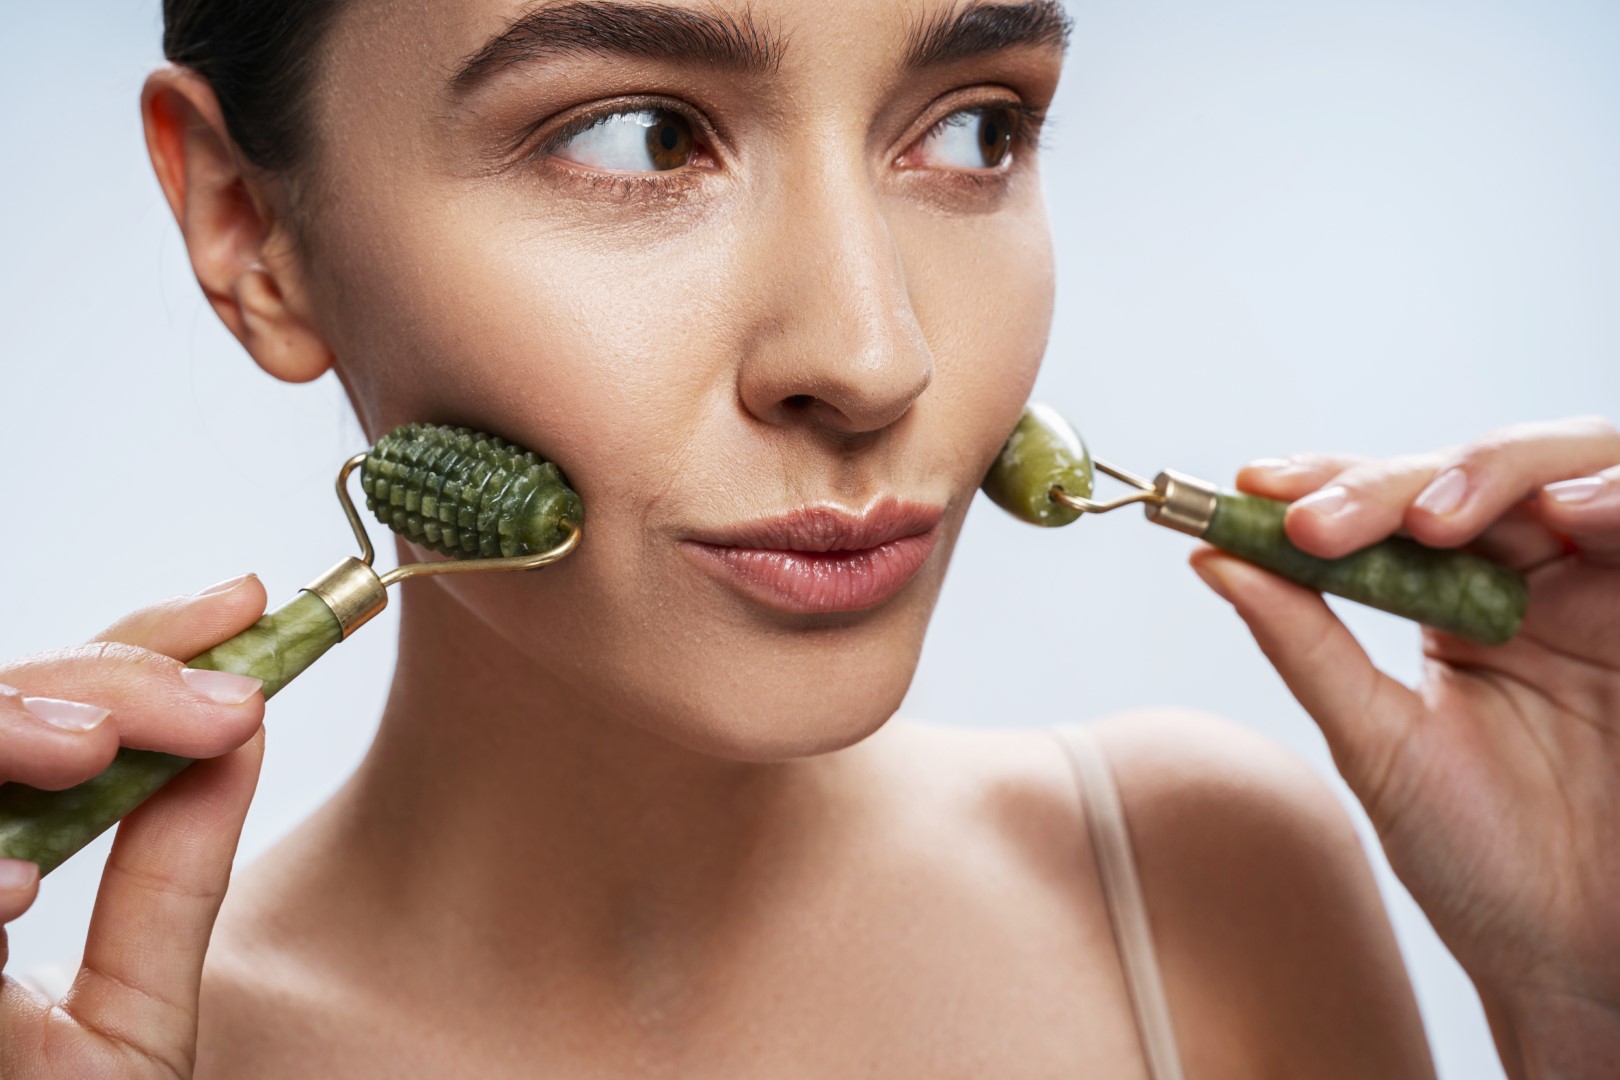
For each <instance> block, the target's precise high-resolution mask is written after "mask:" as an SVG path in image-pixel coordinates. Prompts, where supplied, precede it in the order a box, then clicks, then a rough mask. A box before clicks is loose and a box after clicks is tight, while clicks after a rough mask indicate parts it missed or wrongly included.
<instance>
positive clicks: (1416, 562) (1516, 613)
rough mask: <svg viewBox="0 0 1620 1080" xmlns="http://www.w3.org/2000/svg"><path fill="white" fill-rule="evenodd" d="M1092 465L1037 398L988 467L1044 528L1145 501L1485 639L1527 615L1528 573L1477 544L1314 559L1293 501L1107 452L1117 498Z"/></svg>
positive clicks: (1367, 599)
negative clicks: (1292, 514)
mask: <svg viewBox="0 0 1620 1080" xmlns="http://www.w3.org/2000/svg"><path fill="white" fill-rule="evenodd" d="M1092 465H1093V461H1092V458H1091V455H1090V454H1089V453H1088V452H1087V451H1086V447H1085V444H1084V443H1083V442H1082V441H1081V440H1080V437H1079V435H1077V434H1076V433H1075V431H1074V429H1073V428H1071V427H1070V426H1069V425H1068V423H1067V422H1066V421H1065V420H1064V419H1063V417H1061V416H1059V415H1058V414H1057V413H1056V412H1054V411H1053V410H1052V409H1050V408H1048V407H1047V406H1045V405H1039V404H1031V405H1030V406H1029V407H1028V408H1027V409H1025V410H1024V415H1023V416H1022V417H1021V418H1020V419H1019V421H1018V426H1017V428H1015V429H1014V430H1013V433H1012V436H1011V437H1010V438H1009V439H1008V440H1007V443H1006V446H1005V447H1004V448H1003V449H1002V451H1001V456H1000V457H998V458H997V459H996V462H995V464H994V465H992V466H991V468H990V472H989V474H988V475H986V477H985V480H984V491H985V494H987V495H988V496H990V498H991V500H992V501H994V502H995V503H996V505H998V506H1000V507H1001V508H1002V509H1004V510H1006V511H1007V512H1008V513H1010V514H1012V515H1013V516H1014V517H1017V518H1019V519H1020V520H1023V521H1027V522H1030V523H1032V524H1035V525H1044V526H1048V527H1053V526H1061V525H1067V524H1069V523H1070V522H1073V521H1076V520H1078V519H1079V518H1080V516H1081V515H1082V514H1106V513H1108V512H1109V511H1111V510H1118V509H1119V508H1120V507H1122V506H1129V505H1131V504H1133V503H1141V504H1142V508H1143V510H1145V511H1146V513H1147V519H1148V520H1149V521H1152V522H1155V523H1157V524H1159V525H1166V526H1169V527H1170V528H1172V529H1176V530H1178V531H1180V532H1184V533H1187V534H1189V535H1191V536H1196V537H1199V538H1200V539H1203V540H1206V541H1208V542H1209V543H1211V544H1213V545H1215V546H1216V547H1218V548H1221V549H1222V550H1224V551H1227V552H1230V553H1231V554H1233V555H1236V556H1238V557H1239V558H1242V559H1245V560H1247V561H1248V562H1251V563H1254V564H1256V565H1257V566H1263V567H1265V568H1266V569H1267V570H1270V571H1272V572H1273V573H1276V574H1279V575H1281V576H1283V577H1285V578H1288V579H1290V580H1292V581H1297V582H1299V583H1300V584H1301V585H1306V586H1309V587H1310V588H1313V589H1316V590H1318V591H1320V592H1325V593H1332V594H1333V595H1335V596H1342V597H1345V598H1347V599H1350V600H1355V601H1357V602H1358V603H1362V604H1366V605H1368V606H1370V607H1375V608H1378V609H1380V610H1382V611H1388V612H1390V613H1392V614H1395V615H1400V616H1402V617H1403V618H1407V619H1412V620H1414V621H1416V622H1420V623H1422V624H1424V625H1425V626H1432V627H1434V628H1436V629H1439V630H1444V631H1446V632H1448V633H1451V634H1455V635H1457V636H1458V637H1463V638H1468V639H1470V640H1472V641H1477V642H1480V643H1481V644H1485V645H1501V644H1503V643H1504V642H1506V641H1508V640H1509V639H1511V638H1512V637H1513V635H1514V634H1515V633H1517V632H1518V629H1519V624H1520V623H1521V622H1522V621H1523V619H1524V612H1525V605H1526V601H1527V599H1528V594H1527V589H1526V585H1525V581H1524V578H1523V577H1522V576H1520V575H1519V574H1517V573H1515V572H1514V571H1513V570H1510V569H1509V568H1507V567H1505V566H1501V565H1499V564H1497V563H1494V562H1491V561H1489V560H1488V559H1483V558H1481V557H1479V556H1478V555H1474V554H1472V553H1470V552H1466V551H1458V550H1450V549H1440V548H1431V547H1425V546H1423V545H1422V544H1419V543H1417V542H1416V541H1414V540H1409V539H1406V538H1405V537H1391V538H1389V539H1387V540H1384V541H1381V542H1379V543H1377V544H1373V545H1372V546H1371V547H1367V548H1363V549H1362V550H1360V551H1357V552H1354V553H1352V554H1350V555H1346V556H1345V557H1343V558H1339V559H1322V558H1317V557H1316V556H1314V555H1309V554H1306V553H1305V552H1303V551H1301V550H1300V549H1299V548H1297V547H1295V546H1294V545H1293V544H1292V543H1290V542H1289V540H1288V537H1287V536H1286V535H1285V533H1284V531H1283V515H1284V514H1285V513H1286V512H1287V510H1288V504H1287V503H1282V502H1277V501H1276V500H1274V499H1265V498H1261V497H1259V496H1256V495H1249V494H1246V493H1244V492H1238V491H1230V490H1227V489H1224V488H1219V487H1216V486H1215V485H1214V484H1210V483H1208V482H1206V481H1203V480H1199V479H1196V478H1194V477H1191V476H1187V475H1185V474H1183V473H1179V472H1176V471H1174V470H1172V469H1166V470H1165V471H1164V472H1161V473H1160V474H1159V475H1158V476H1157V477H1156V478H1155V479H1154V480H1153V481H1152V482H1151V483H1149V482H1148V481H1146V480H1144V479H1142V478H1141V477H1138V476H1133V475H1132V474H1131V473H1128V472H1126V471H1125V470H1124V469H1117V468H1115V467H1113V466H1111V465H1108V464H1105V463H1104V462H1101V461H1097V462H1095V465H1096V468H1097V469H1099V470H1101V471H1102V472H1103V473H1106V474H1107V475H1108V476H1111V477H1113V478H1114V479H1116V480H1119V481H1121V482H1122V483H1125V484H1128V485H1130V486H1131V487H1132V488H1133V489H1135V490H1133V491H1132V492H1131V493H1129V494H1127V495H1124V496H1122V497H1120V498H1117V499H1114V500H1113V501H1111V502H1093V501H1092V500H1091V494H1092V487H1093V479H1094V478H1093V473H1092Z"/></svg>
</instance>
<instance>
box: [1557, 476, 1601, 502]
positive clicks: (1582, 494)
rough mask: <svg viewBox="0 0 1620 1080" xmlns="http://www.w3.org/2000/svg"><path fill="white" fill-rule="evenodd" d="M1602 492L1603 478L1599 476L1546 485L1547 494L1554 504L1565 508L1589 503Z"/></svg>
mask: <svg viewBox="0 0 1620 1080" xmlns="http://www.w3.org/2000/svg"><path fill="white" fill-rule="evenodd" d="M1602 490H1603V478H1602V477H1600V476H1585V477H1582V478H1581V479H1579V480H1564V481H1562V482H1560V483H1557V484H1548V485H1547V494H1548V495H1551V496H1552V498H1553V501H1554V502H1560V503H1563V504H1564V505H1565V506H1574V505H1575V504H1576V503H1583V502H1591V501H1592V500H1593V499H1595V498H1597V493H1598V492H1600V491H1602Z"/></svg>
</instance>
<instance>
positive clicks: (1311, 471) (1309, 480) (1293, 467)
mask: <svg viewBox="0 0 1620 1080" xmlns="http://www.w3.org/2000/svg"><path fill="white" fill-rule="evenodd" d="M1366 460H1367V459H1366V458H1364V457H1361V456H1359V455H1356V454H1290V455H1289V456H1288V457H1282V458H1258V459H1256V460H1254V461H1251V462H1249V463H1248V464H1247V465H1245V466H1243V468H1241V469H1239V470H1238V474H1237V479H1236V481H1235V486H1236V487H1237V489H1238V490H1239V491H1246V492H1248V493H1249V494H1251V495H1260V496H1263V497H1265V498H1267V499H1279V500H1281V501H1283V502H1293V501H1294V500H1295V499H1301V498H1304V497H1305V496H1306V495H1309V494H1310V493H1311V492H1313V491H1315V490H1316V489H1317V488H1319V487H1321V486H1322V485H1323V484H1325V483H1327V482H1328V481H1329V480H1331V479H1333V478H1334V477H1335V476H1338V475H1339V474H1340V473H1342V472H1344V470H1346V469H1348V468H1350V467H1351V466H1352V465H1359V464H1361V463H1362V462H1364V461H1366Z"/></svg>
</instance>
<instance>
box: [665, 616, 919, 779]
mask: <svg viewBox="0 0 1620 1080" xmlns="http://www.w3.org/2000/svg"><path fill="white" fill-rule="evenodd" d="M921 644H922V642H921V639H920V637H919V638H918V639H917V641H916V642H915V644H914V645H912V644H911V643H905V644H902V643H898V642H889V643H885V646H886V647H878V648H868V649H861V650H858V651H857V652H856V653H855V655H851V656H848V657H847V658H846V659H847V662H842V663H837V664H834V665H826V664H804V663H803V662H802V661H800V662H795V661H793V660H790V659H788V658H787V657H781V658H764V659H762V660H761V661H759V662H757V663H753V664H738V663H733V664H728V665H726V667H725V669H724V672H723V674H721V673H718V672H717V674H716V677H715V678H714V680H713V681H712V682H711V683H710V686H711V688H712V693H709V694H707V695H705V696H704V698H703V699H702V700H701V701H696V702H686V703H682V704H680V705H677V706H676V707H675V708H673V709H670V708H668V707H667V704H666V707H665V708H664V709H661V710H658V713H660V714H661V715H659V718H658V720H657V721H655V722H654V723H653V724H649V725H647V726H648V727H649V728H655V729H656V733H657V734H660V735H663V736H664V737H666V738H668V739H670V740H671V741H672V742H675V743H678V744H679V745H681V746H684V747H686V748H687V749H690V750H694V751H696V752H698V753H702V754H708V755H710V756H712V757H717V758H723V759H725V760H729V761H740V762H756V763H766V762H777V761H791V760H793V759H794V758H803V757H812V756H814V755H817V754H827V753H831V752H833V751H835V750H842V749H844V748H846V747H849V746H853V745H855V744H856V743H858V742H860V741H861V740H862V739H865V738H866V737H867V736H869V735H871V734H872V733H874V732H875V731H877V730H878V729H879V728H881V727H882V726H883V725H884V724H885V723H887V722H888V721H889V720H890V719H891V718H892V717H893V716H894V714H895V712H896V711H897V710H898V709H899V708H900V702H901V701H902V700H903V699H904V698H905V696H906V690H907V689H908V688H909V687H910V685H911V679H912V676H913V675H914V674H915V673H916V670H917V656H918V653H919V651H920V649H921ZM829 666H830V667H832V668H833V670H828V668H829ZM642 715H648V714H647V713H643V714H642Z"/></svg>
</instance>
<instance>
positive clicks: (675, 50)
mask: <svg viewBox="0 0 1620 1080" xmlns="http://www.w3.org/2000/svg"><path fill="white" fill-rule="evenodd" d="M782 51H783V43H782V42H781V40H780V39H778V38H776V37H775V36H774V35H772V34H771V33H770V32H769V30H768V29H767V28H765V27H763V26H761V25H760V24H759V23H757V22H756V21H755V20H754V18H753V14H752V12H751V11H749V10H747V9H745V10H744V11H743V12H742V13H741V14H740V15H730V14H721V13H714V12H704V11H693V10H690V9H687V8H678V7H670V6H668V5H665V4H657V3H644V2H639V0H628V2H605V0H567V2H565V3H554V4H546V5H543V6H541V7H536V8H533V9H531V10H529V11H527V12H525V13H523V14H522V15H520V16H518V17H517V19H515V20H513V22H512V23H511V24H509V25H508V26H507V27H506V29H504V30H502V31H501V32H500V33H499V34H496V35H495V36H494V37H492V38H490V39H489V40H488V41H487V42H485V43H484V44H483V45H482V46H480V47H479V49H478V50H477V51H476V52H474V53H472V54H471V55H470V56H468V57H467V58H466V59H464V60H463V61H462V62H461V63H460V65H459V66H458V68H457V70H456V73H455V74H454V75H453V76H451V79H450V88H451V89H452V90H453V91H456V92H457V93H461V92H465V91H467V90H468V89H470V88H471V87H472V86H473V85H474V84H476V83H478V82H481V81H482V80H484V79H485V78H487V77H488V76H490V75H492V74H494V73H495V72H497V71H501V70H503V69H505V68H509V67H511V66H513V65H514V64H520V63H525V62H527V61H530V60H537V59H541V58H544V57H547V56H557V55H566V54H569V53H599V54H603V55H618V56H635V57H644V58H647V59H658V60H673V61H675V62H678V63H686V64H702V65H705V66H708V67H721V68H731V69H734V70H737V71H742V72H745V73H749V74H760V73H764V72H770V71H775V70H776V69H777V67H778V66H780V64H781V62H782Z"/></svg>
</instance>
